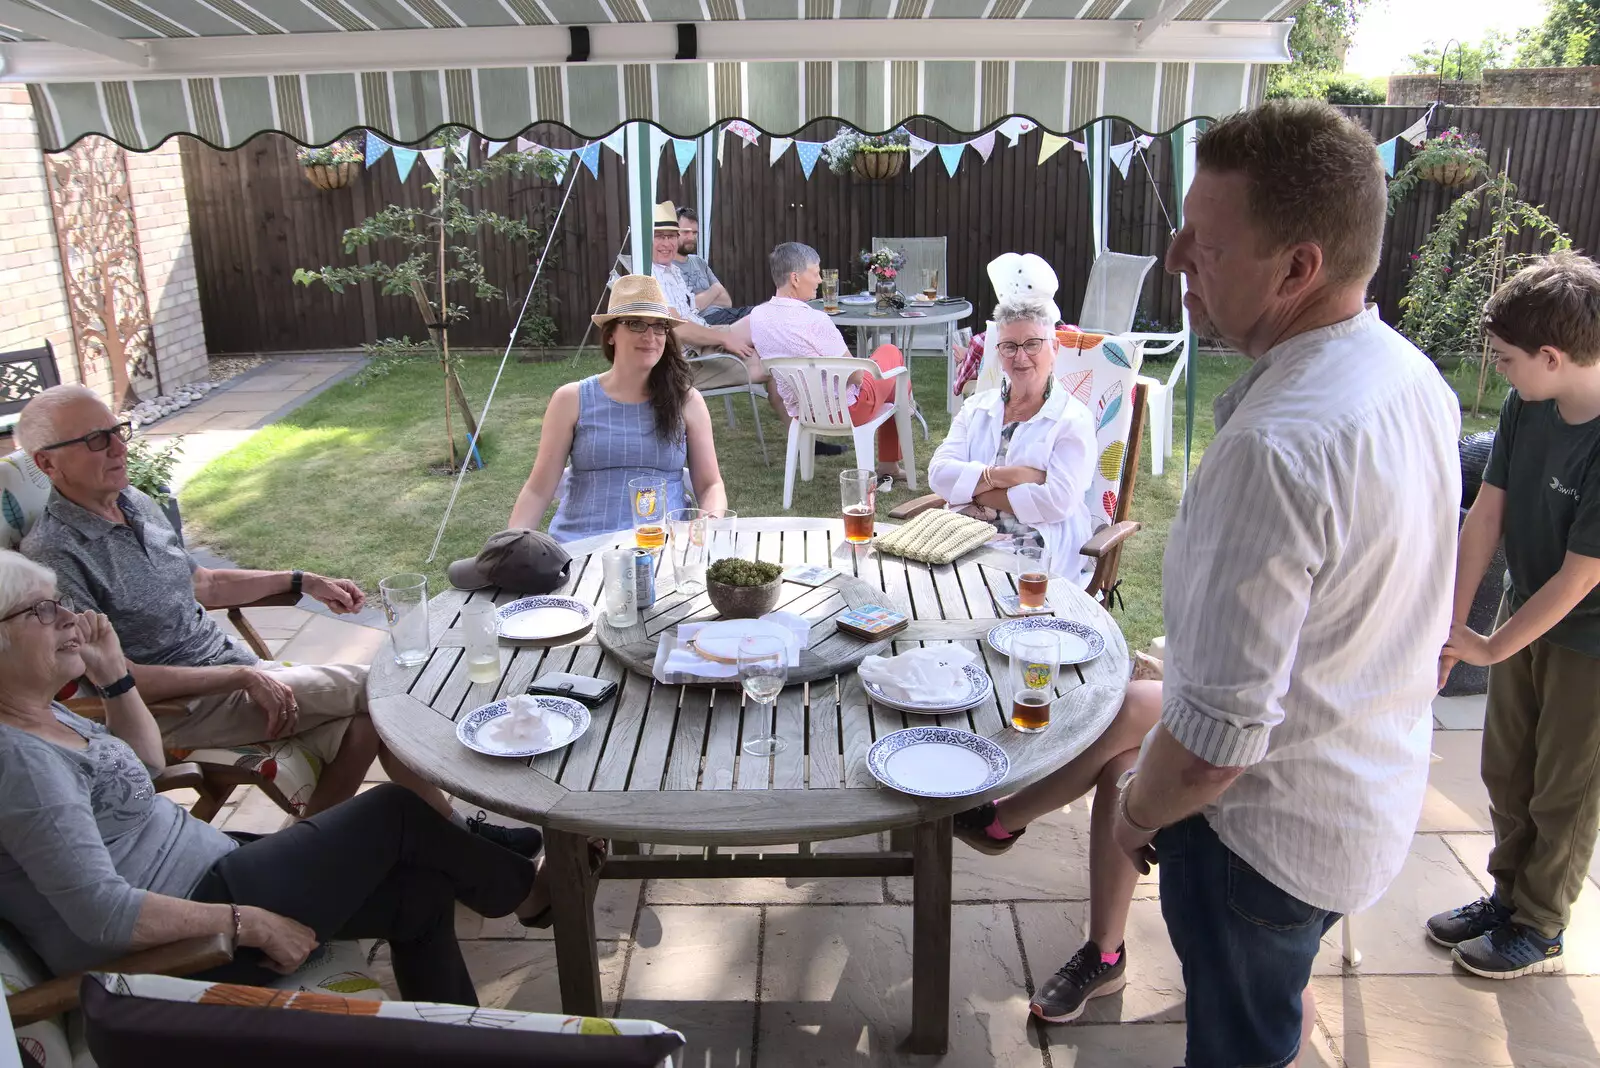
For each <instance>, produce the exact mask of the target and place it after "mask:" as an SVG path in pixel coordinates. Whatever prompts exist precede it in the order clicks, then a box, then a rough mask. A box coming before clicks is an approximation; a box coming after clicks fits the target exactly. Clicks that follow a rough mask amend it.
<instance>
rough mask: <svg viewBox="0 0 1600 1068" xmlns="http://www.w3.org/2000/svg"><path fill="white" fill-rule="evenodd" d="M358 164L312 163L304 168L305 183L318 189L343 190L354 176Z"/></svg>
mask: <svg viewBox="0 0 1600 1068" xmlns="http://www.w3.org/2000/svg"><path fill="white" fill-rule="evenodd" d="M359 166H360V164H358V163H333V164H327V163H313V164H312V165H311V166H309V167H307V168H306V181H308V182H310V183H311V184H312V185H314V186H316V187H317V188H318V189H343V188H344V187H345V186H347V185H349V184H350V179H352V178H354V177H355V176H356V168H357V167H359Z"/></svg>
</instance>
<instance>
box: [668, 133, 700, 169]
mask: <svg viewBox="0 0 1600 1068" xmlns="http://www.w3.org/2000/svg"><path fill="white" fill-rule="evenodd" d="M699 148H700V142H698V141H685V140H683V139H682V138H678V137H674V138H673V139H672V154H673V155H675V156H677V157H678V177H679V178H682V177H683V174H684V172H685V171H687V170H688V169H689V164H691V163H693V162H694V157H695V153H696V152H697V151H698V150H699Z"/></svg>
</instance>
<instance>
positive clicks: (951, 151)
mask: <svg viewBox="0 0 1600 1068" xmlns="http://www.w3.org/2000/svg"><path fill="white" fill-rule="evenodd" d="M966 150H967V146H966V142H962V143H961V144H959V145H940V146H939V158H940V159H942V160H944V169H945V171H946V173H948V174H949V175H950V177H952V178H954V177H955V176H956V169H957V168H958V167H960V166H961V154H962V153H963V152H965V151H966Z"/></svg>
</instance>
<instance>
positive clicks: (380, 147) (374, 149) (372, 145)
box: [367, 130, 389, 167]
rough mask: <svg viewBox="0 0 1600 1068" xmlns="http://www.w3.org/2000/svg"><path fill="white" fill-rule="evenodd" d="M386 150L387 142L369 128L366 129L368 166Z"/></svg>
mask: <svg viewBox="0 0 1600 1068" xmlns="http://www.w3.org/2000/svg"><path fill="white" fill-rule="evenodd" d="M387 151H389V142H387V141H385V140H384V139H383V138H381V137H379V136H378V135H377V134H375V133H373V132H372V131H371V130H368V131H367V166H369V167H370V166H372V165H373V164H374V163H376V162H378V161H379V160H380V159H382V158H383V154H384V153H385V152H387Z"/></svg>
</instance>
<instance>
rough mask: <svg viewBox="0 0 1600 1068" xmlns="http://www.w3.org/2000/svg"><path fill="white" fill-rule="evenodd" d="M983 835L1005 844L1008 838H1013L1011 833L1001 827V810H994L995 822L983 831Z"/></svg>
mask: <svg viewBox="0 0 1600 1068" xmlns="http://www.w3.org/2000/svg"><path fill="white" fill-rule="evenodd" d="M983 833H984V834H986V835H988V836H989V837H990V838H993V839H994V840H995V841H997V842H1004V841H1005V840H1006V839H1007V838H1011V837H1013V836H1012V834H1011V832H1010V831H1008V830H1006V829H1005V828H1004V827H1002V826H1000V810H999V809H995V810H994V822H993V823H991V824H989V826H987V827H985V828H984V829H983Z"/></svg>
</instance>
